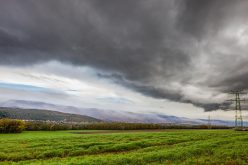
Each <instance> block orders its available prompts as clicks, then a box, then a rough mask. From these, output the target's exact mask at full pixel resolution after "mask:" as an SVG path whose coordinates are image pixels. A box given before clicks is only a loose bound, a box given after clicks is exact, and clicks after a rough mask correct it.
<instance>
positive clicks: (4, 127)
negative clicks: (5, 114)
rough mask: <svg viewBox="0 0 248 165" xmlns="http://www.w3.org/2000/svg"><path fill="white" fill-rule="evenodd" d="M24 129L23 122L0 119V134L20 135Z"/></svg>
mask: <svg viewBox="0 0 248 165" xmlns="http://www.w3.org/2000/svg"><path fill="white" fill-rule="evenodd" d="M24 129H25V122H24V121H22V120H15V119H0V133H21V132H22V131H23V130H24Z"/></svg>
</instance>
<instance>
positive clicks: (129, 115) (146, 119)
mask: <svg viewBox="0 0 248 165" xmlns="http://www.w3.org/2000/svg"><path fill="white" fill-rule="evenodd" d="M0 107H9V108H22V109H33V110H35V109H40V110H53V111H58V112H63V113H73V114H80V115H86V116H90V117H93V118H96V119H100V120H103V121H110V122H136V123H137V122H138V123H172V124H207V122H208V120H206V119H189V118H184V117H176V116H171V115H165V114H158V113H134V112H128V111H117V110H115V111H114V110H106V109H96V108H78V107H73V106H62V105H55V104H49V103H44V102H35V101H25V100H9V101H6V102H3V103H1V104H0ZM211 122H212V124H215V125H233V122H231V121H223V120H212V121H211Z"/></svg>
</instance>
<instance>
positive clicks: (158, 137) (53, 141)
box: [0, 130, 248, 165]
mask: <svg viewBox="0 0 248 165" xmlns="http://www.w3.org/2000/svg"><path fill="white" fill-rule="evenodd" d="M72 132H75V131H56V132H45V131H39V132H23V133H21V134H1V135H0V160H1V163H0V164H23V165H24V164H25V165H26V164H44V165H47V164H85V165H90V164H102V165H106V164H111V165H121V164H133V165H139V164H229V165H232V164H247V163H248V132H236V131H233V130H168V131H166V130H164V131H162V132H149V131H145V132H142V131H137V132H134V131H131V132H128V131H126V132H122V133H112V134H109V133H106V131H104V132H103V133H99V131H97V132H98V134H90V133H89V134H75V133H72ZM77 132H85V131H77Z"/></svg>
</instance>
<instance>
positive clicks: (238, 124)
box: [227, 90, 247, 129]
mask: <svg viewBox="0 0 248 165" xmlns="http://www.w3.org/2000/svg"><path fill="white" fill-rule="evenodd" d="M230 94H233V95H234V99H230V100H227V101H231V102H234V103H235V128H236V129H239V128H241V129H243V117H242V109H241V102H245V99H241V98H240V95H244V94H247V93H245V92H243V91H242V90H236V91H231V92H230Z"/></svg>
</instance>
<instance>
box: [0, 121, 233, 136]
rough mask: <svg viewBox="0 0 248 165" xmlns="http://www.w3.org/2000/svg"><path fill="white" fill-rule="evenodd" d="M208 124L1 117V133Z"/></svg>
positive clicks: (133, 128)
mask: <svg viewBox="0 0 248 165" xmlns="http://www.w3.org/2000/svg"><path fill="white" fill-rule="evenodd" d="M209 128H210V127H209V126H208V125H171V124H152V123H117V122H99V123H62V122H51V121H49V122H48V121H47V122H45V121H25V122H24V121H22V120H14V119H0V133H19V132H22V131H23V130H27V131H56V130H144V129H209ZM227 128H230V127H227V126H211V129H227Z"/></svg>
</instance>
